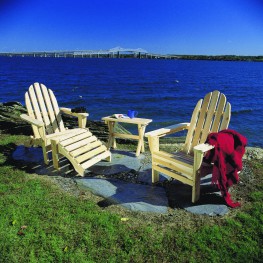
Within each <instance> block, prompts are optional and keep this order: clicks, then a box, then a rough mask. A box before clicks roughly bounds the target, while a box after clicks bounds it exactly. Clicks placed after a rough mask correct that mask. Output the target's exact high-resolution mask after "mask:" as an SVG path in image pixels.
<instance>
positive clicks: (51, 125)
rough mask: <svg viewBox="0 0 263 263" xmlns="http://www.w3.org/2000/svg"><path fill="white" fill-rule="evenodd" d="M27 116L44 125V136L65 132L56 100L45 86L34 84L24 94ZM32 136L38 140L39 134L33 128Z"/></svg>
mask: <svg viewBox="0 0 263 263" xmlns="http://www.w3.org/2000/svg"><path fill="white" fill-rule="evenodd" d="M25 102H26V107H27V111H28V115H29V116H31V117H33V118H35V119H37V120H40V121H42V122H43V123H44V124H45V129H46V134H53V133H58V132H61V131H64V130H65V127H64V124H63V121H62V118H61V114H60V110H59V107H58V104H57V100H56V98H55V96H54V94H53V92H52V91H51V90H48V89H47V88H46V86H45V85H43V84H39V83H34V84H33V85H31V86H30V87H29V90H28V92H26V94H25ZM33 131H34V135H35V137H36V138H39V137H40V135H39V132H38V129H37V128H36V127H33Z"/></svg>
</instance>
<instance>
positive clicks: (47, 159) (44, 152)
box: [42, 146, 49, 165]
mask: <svg viewBox="0 0 263 263" xmlns="http://www.w3.org/2000/svg"><path fill="white" fill-rule="evenodd" d="M42 151H43V157H44V163H45V164H46V165H48V164H49V158H48V152H47V148H46V146H42Z"/></svg>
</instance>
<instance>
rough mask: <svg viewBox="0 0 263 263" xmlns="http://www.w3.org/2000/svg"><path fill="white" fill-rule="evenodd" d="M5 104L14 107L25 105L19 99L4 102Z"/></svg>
mask: <svg viewBox="0 0 263 263" xmlns="http://www.w3.org/2000/svg"><path fill="white" fill-rule="evenodd" d="M3 106H12V107H15V106H20V107H23V105H22V104H21V103H20V102H18V101H10V102H4V103H3Z"/></svg>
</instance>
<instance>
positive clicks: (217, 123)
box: [183, 90, 231, 153]
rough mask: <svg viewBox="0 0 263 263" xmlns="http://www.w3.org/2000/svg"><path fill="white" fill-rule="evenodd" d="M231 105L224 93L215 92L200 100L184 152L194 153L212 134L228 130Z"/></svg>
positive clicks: (192, 119) (193, 116) (194, 112)
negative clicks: (196, 147)
mask: <svg viewBox="0 0 263 263" xmlns="http://www.w3.org/2000/svg"><path fill="white" fill-rule="evenodd" d="M230 116H231V105H230V103H229V102H227V101H226V97H225V95H224V94H223V93H221V94H220V92H219V91H217V90H215V91H213V92H210V93H208V94H206V96H205V97H204V99H200V100H199V101H198V102H197V104H196V106H195V109H194V111H193V114H192V118H191V122H190V127H189V129H188V132H187V136H186V141H185V145H184V148H183V151H184V152H186V153H192V151H193V147H194V146H196V145H198V144H200V143H204V142H205V141H206V138H207V136H208V134H209V133H210V132H218V131H220V130H223V129H227V128H228V125H229V122H230Z"/></svg>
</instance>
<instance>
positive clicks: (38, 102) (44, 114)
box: [20, 83, 111, 176]
mask: <svg viewBox="0 0 263 263" xmlns="http://www.w3.org/2000/svg"><path fill="white" fill-rule="evenodd" d="M25 104H26V108H27V111H28V115H26V114H22V115H21V116H20V117H21V118H22V119H24V120H25V121H27V122H29V123H30V124H31V125H32V128H33V133H34V136H33V137H32V139H33V144H35V145H38V146H41V147H42V149H43V156H44V162H45V163H46V164H48V163H49V158H48V152H49V151H50V150H51V149H52V158H53V165H54V167H55V168H56V169H59V161H58V160H59V154H62V155H64V156H65V157H67V158H68V160H69V161H70V162H71V163H72V165H73V166H74V168H75V170H76V171H77V172H78V173H79V174H80V175H82V176H83V175H84V173H85V169H87V168H88V167H90V166H91V165H93V164H95V163H97V162H99V161H100V160H102V159H107V160H109V161H110V159H111V153H110V152H109V151H108V150H107V148H106V147H105V146H104V145H103V144H102V142H101V141H99V140H98V139H97V138H96V137H95V136H94V135H92V134H91V132H89V130H88V129H86V128H85V127H86V122H87V116H88V113H72V112H71V109H69V108H59V107H58V103H57V100H56V98H55V96H54V93H53V92H52V90H50V89H47V88H46V86H45V85H43V84H40V83H34V84H33V85H31V86H30V87H29V90H28V92H26V94H25ZM62 112H64V113H66V114H70V115H72V116H75V117H77V118H78V124H79V127H80V128H75V129H66V128H65V126H64V123H63V120H62V117H61V113H62Z"/></svg>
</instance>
